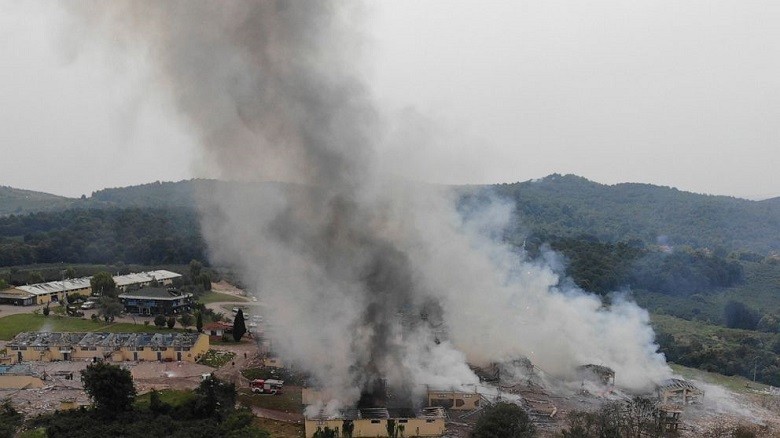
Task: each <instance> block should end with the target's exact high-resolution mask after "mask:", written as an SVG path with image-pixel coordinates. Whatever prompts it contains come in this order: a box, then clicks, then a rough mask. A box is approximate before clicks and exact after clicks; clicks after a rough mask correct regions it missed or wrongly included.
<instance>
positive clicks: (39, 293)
mask: <svg viewBox="0 0 780 438" xmlns="http://www.w3.org/2000/svg"><path fill="white" fill-rule="evenodd" d="M90 279H92V277H82V278H70V279H67V280H61V281H49V282H46V283H36V284H28V285H25V286H16V287H15V288H13V289H7V290H4V291H2V292H0V303H2V304H15V305H17V306H30V305H34V304H46V303H49V302H52V303H57V302H59V301H62V300H64V299H65V295H66V294H69V295H82V296H89V295H90V294H91V293H92V287H91V286H90V284H89V280H90Z"/></svg>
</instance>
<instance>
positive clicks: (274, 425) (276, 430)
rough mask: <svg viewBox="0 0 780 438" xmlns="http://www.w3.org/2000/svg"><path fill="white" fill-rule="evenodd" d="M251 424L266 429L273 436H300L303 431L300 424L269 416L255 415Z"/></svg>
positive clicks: (279, 437) (292, 437) (283, 437)
mask: <svg viewBox="0 0 780 438" xmlns="http://www.w3.org/2000/svg"><path fill="white" fill-rule="evenodd" d="M252 424H254V425H255V426H257V427H259V428H260V429H263V430H265V431H267V432H268V433H269V434H270V435H271V436H272V437H274V438H300V437H302V436H303V435H304V433H305V430H304V427H303V425H302V424H294V423H286V422H284V421H277V420H271V419H270V418H259V417H256V418H255V419H254V420H253V422H252Z"/></svg>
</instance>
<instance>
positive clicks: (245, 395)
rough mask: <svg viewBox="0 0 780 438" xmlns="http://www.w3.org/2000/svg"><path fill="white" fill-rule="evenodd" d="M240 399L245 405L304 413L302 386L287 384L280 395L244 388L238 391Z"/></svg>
mask: <svg viewBox="0 0 780 438" xmlns="http://www.w3.org/2000/svg"><path fill="white" fill-rule="evenodd" d="M285 383H287V382H285ZM238 401H239V402H240V403H241V404H242V405H244V406H255V407H258V408H264V409H273V410H275V411H284V412H293V413H298V414H300V413H303V405H302V403H303V401H302V399H301V388H300V387H298V386H287V385H285V386H284V388H282V394H278V395H271V394H254V393H252V392H251V391H250V390H249V389H242V390H241V391H239V393H238Z"/></svg>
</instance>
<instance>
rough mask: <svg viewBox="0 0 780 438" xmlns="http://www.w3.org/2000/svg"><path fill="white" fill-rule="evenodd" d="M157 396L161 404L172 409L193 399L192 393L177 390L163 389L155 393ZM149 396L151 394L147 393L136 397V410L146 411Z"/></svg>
mask: <svg viewBox="0 0 780 438" xmlns="http://www.w3.org/2000/svg"><path fill="white" fill-rule="evenodd" d="M157 394H159V396H160V401H161V402H163V403H166V404H168V405H171V406H172V407H174V408H176V407H179V406H182V405H184V404H186V403H188V402H190V401H191V400H193V399H195V393H194V392H192V391H182V390H178V389H163V390H161V391H157ZM151 396H152V393H151V392H147V393H146V394H143V395H140V396H138V398H136V399H135V407H136V408H138V409H148V408H149V404H150V400H151Z"/></svg>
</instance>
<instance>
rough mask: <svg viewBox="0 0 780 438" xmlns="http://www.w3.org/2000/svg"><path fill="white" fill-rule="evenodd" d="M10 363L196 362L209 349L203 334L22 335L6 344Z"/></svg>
mask: <svg viewBox="0 0 780 438" xmlns="http://www.w3.org/2000/svg"><path fill="white" fill-rule="evenodd" d="M6 348H7V350H8V355H9V356H10V362H11V363H18V362H24V361H44V362H48V361H57V360H91V359H101V360H110V361H114V362H122V361H128V360H132V361H138V360H146V361H182V360H184V361H188V362H195V361H197V360H198V359H200V357H201V356H202V355H203V354H205V353H206V351H208V349H209V337H208V336H206V335H204V334H200V333H94V332H88V333H82V332H55V333H46V332H22V333H19V334H18V335H16V337H15V338H13V339H12V340H11V341H10V342H8V344H6Z"/></svg>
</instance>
